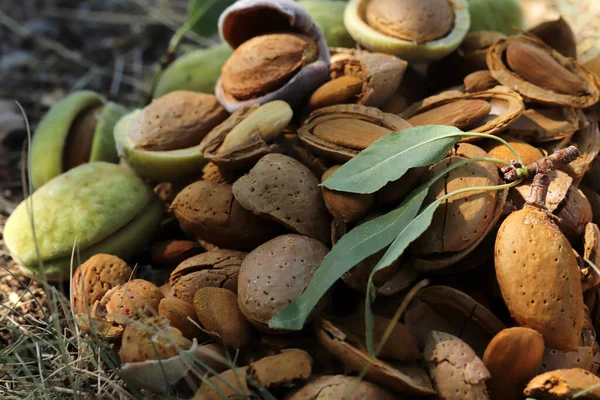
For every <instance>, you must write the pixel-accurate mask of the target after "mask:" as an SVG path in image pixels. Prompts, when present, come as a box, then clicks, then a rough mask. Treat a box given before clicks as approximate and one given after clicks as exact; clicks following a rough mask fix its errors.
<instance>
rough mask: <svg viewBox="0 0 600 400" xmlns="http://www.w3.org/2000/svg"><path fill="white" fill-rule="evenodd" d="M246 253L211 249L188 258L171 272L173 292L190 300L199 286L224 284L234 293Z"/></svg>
mask: <svg viewBox="0 0 600 400" xmlns="http://www.w3.org/2000/svg"><path fill="white" fill-rule="evenodd" d="M247 255H248V253H244V252H241V251H235V250H213V251H208V252H206V253H202V254H199V255H197V256H194V257H191V258H188V259H187V260H185V261H184V262H182V263H181V264H179V265H178V266H177V268H175V270H174V271H173V272H171V276H170V278H169V282H170V283H171V285H172V286H173V296H175V297H177V298H178V299H181V300H183V301H186V302H188V303H190V304H192V302H193V299H194V295H195V294H196V292H197V291H198V290H199V289H201V288H203V287H220V288H225V289H228V290H230V291H232V292H233V293H237V285H238V282H237V281H238V272H239V270H240V266H241V265H242V261H244V258H246V256H247Z"/></svg>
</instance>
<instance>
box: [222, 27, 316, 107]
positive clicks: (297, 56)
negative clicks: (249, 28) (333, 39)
mask: <svg viewBox="0 0 600 400" xmlns="http://www.w3.org/2000/svg"><path fill="white" fill-rule="evenodd" d="M317 57H318V49H317V44H316V43H315V41H314V40H313V39H311V38H310V37H308V36H305V35H300V34H292V33H277V34H268V35H262V36H256V37H254V38H251V39H249V40H248V41H246V42H244V43H243V44H242V45H240V46H239V47H238V48H237V49H235V51H234V53H233V55H232V56H231V57H229V59H228V60H227V61H226V62H225V65H223V69H222V71H221V81H222V84H223V89H224V90H225V91H226V92H227V93H229V94H230V95H231V96H233V97H234V98H236V99H238V100H248V99H252V98H255V97H260V96H262V95H264V94H267V93H269V92H272V91H274V90H276V89H279V88H280V87H282V86H283V85H284V84H285V83H286V82H287V81H288V80H290V78H291V77H292V76H294V75H295V74H296V73H297V72H298V71H299V70H300V69H301V68H302V67H304V66H305V65H306V64H310V63H311V62H313V61H315V60H316V59H317Z"/></svg>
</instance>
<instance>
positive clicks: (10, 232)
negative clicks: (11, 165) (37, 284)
mask: <svg viewBox="0 0 600 400" xmlns="http://www.w3.org/2000/svg"><path fill="white" fill-rule="evenodd" d="M30 207H32V211H33V212H32V213H30ZM163 210H164V207H163V205H162V203H161V202H160V200H159V199H158V198H157V197H156V196H155V195H154V193H153V192H152V189H151V188H150V187H149V186H147V185H146V184H145V183H144V182H143V181H142V180H141V179H139V178H138V177H136V176H135V175H133V174H132V173H130V172H128V171H126V170H125V169H123V168H122V167H119V166H118V165H114V164H110V163H105V162H92V163H87V164H83V165H80V166H78V167H76V168H73V169H71V170H70V171H68V172H66V173H64V174H62V175H60V176H58V177H56V178H54V179H52V180H51V181H49V182H48V183H47V184H45V185H44V186H42V187H41V188H39V189H38V190H36V191H35V192H34V193H33V195H31V196H30V197H29V198H27V199H25V200H24V201H23V202H21V204H19V205H18V206H17V208H16V209H15V211H14V212H13V213H12V215H11V216H10V217H9V218H8V220H7V221H6V226H5V228H4V241H5V243H6V246H7V247H8V249H9V250H10V252H11V254H12V255H13V256H14V258H15V259H16V260H17V261H18V262H19V263H20V265H21V266H22V267H23V269H24V270H25V272H26V273H27V274H28V275H42V274H44V275H45V276H46V278H47V279H49V280H53V281H57V280H63V279H68V278H69V271H70V263H71V253H72V249H73V246H75V245H76V246H77V249H78V250H79V253H78V254H79V260H81V262H83V261H85V260H86V259H87V258H89V257H91V256H92V255H94V254H98V253H107V254H113V255H116V256H118V257H120V258H123V259H129V258H131V257H132V256H133V255H134V254H135V253H137V252H138V251H139V250H140V249H141V248H143V246H145V245H146V244H147V242H148V241H149V239H150V238H151V236H152V235H153V234H154V232H155V231H156V229H157V228H158V226H159V225H160V222H161V220H162V214H163ZM30 215H33V220H34V226H35V238H36V240H34V232H33V231H32V225H31V218H30ZM38 251H39V257H38ZM75 257H76V258H75V261H74V262H75V267H76V266H77V260H78V258H77V257H78V256H77V253H76V255H75ZM41 263H43V271H42V270H41V269H40V264H41Z"/></svg>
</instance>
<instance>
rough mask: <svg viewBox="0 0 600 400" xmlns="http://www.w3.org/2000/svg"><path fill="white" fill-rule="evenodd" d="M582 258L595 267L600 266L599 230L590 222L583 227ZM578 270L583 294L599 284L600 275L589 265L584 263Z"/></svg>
mask: <svg viewBox="0 0 600 400" xmlns="http://www.w3.org/2000/svg"><path fill="white" fill-rule="evenodd" d="M583 257H584V259H585V258H587V259H588V260H590V261H591V262H592V263H593V264H594V265H595V266H598V265H600V229H599V228H598V225H596V224H594V223H591V222H590V223H589V224H587V225H586V226H585V232H584V234H583ZM580 268H581V284H582V286H583V291H584V292H585V291H586V290H589V289H591V288H593V287H595V286H598V284H600V275H598V273H597V272H596V270H595V269H594V268H593V267H592V266H591V265H589V264H588V263H587V262H584V263H583V265H581V267H580Z"/></svg>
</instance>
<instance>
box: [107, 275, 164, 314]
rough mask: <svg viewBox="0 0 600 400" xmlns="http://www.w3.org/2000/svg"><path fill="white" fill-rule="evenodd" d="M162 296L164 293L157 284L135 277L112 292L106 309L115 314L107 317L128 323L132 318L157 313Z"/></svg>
mask: <svg viewBox="0 0 600 400" xmlns="http://www.w3.org/2000/svg"><path fill="white" fill-rule="evenodd" d="M109 293H110V292H109ZM162 298H163V294H162V292H161V291H160V289H159V288H158V287H157V286H156V285H155V284H153V283H150V282H148V281H146V280H144V279H133V280H131V281H129V282H127V283H125V284H123V285H121V286H120V287H118V288H116V290H114V292H112V293H110V297H109V299H108V302H107V303H106V311H107V312H108V313H109V314H114V315H108V316H107V318H106V319H107V320H108V321H115V322H117V323H119V324H123V325H126V324H128V323H129V322H131V320H137V319H140V318H143V317H144V316H146V317H149V316H152V315H156V312H157V310H158V305H159V303H160V301H161V299H162Z"/></svg>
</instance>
